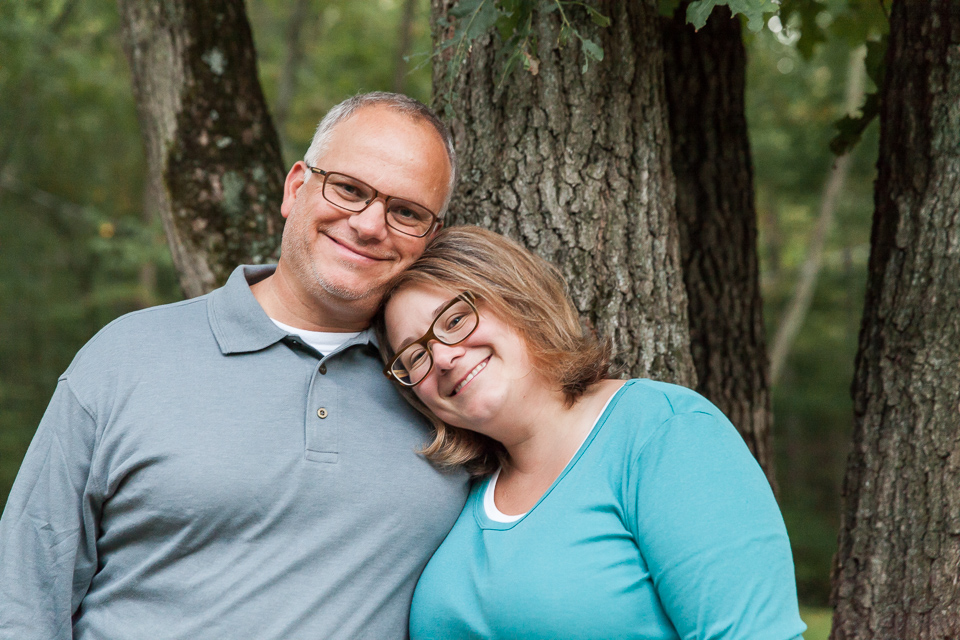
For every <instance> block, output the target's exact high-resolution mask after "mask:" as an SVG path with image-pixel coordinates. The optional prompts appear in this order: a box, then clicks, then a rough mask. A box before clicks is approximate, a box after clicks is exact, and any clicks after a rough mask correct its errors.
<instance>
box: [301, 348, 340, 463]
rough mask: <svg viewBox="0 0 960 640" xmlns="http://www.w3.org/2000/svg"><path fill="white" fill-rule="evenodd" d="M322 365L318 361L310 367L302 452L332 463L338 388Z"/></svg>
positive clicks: (335, 455) (335, 447)
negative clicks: (315, 365)
mask: <svg viewBox="0 0 960 640" xmlns="http://www.w3.org/2000/svg"><path fill="white" fill-rule="evenodd" d="M322 368H323V365H322V364H321V365H320V366H318V367H316V368H314V370H313V376H312V380H311V381H310V392H309V394H308V398H307V411H306V424H305V425H304V426H305V434H304V435H305V441H306V442H305V445H306V452H305V455H306V458H307V459H308V460H312V461H314V462H326V463H336V462H337V459H338V457H339V455H340V419H339V416H338V412H337V407H338V406H339V404H338V403H339V397H338V396H339V388H338V386H337V384H336V383H335V381H334V380H333V379H332V378H331V377H326V376H324V375H323V373H322V371H321V369H322Z"/></svg>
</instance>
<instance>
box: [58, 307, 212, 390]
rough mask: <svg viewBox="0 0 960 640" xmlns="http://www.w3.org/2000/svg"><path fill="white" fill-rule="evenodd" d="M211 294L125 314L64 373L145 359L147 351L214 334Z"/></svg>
mask: <svg viewBox="0 0 960 640" xmlns="http://www.w3.org/2000/svg"><path fill="white" fill-rule="evenodd" d="M208 302H209V294H208V295H206V296H200V297H198V298H192V299H190V300H182V301H180V302H173V303H170V304H164V305H159V306H156V307H149V308H147V309H140V310H138V311H133V312H130V313H127V314H124V315H122V316H120V317H119V318H117V319H116V320H113V321H112V322H110V323H109V324H107V325H106V326H105V327H103V328H102V329H100V331H98V332H97V333H96V334H95V335H94V336H93V337H92V338H90V340H89V341H88V342H87V344H85V345H84V346H83V347H82V348H81V349H80V351H79V352H77V355H76V357H75V358H74V359H73V362H72V363H71V364H70V366H69V367H68V368H67V370H66V372H65V373H64V376H68V375H72V374H74V373H82V372H84V370H85V369H93V370H103V369H104V368H109V367H111V366H112V365H116V364H119V363H120V362H123V361H124V360H128V359H129V360H136V359H138V358H142V357H143V356H144V355H145V352H157V351H162V350H165V349H170V348H171V347H174V346H175V345H178V344H184V343H186V342H191V341H192V340H195V339H197V338H202V337H204V336H210V337H211V338H212V333H211V331H210V322H209V320H208V317H207V316H208V314H207V305H208Z"/></svg>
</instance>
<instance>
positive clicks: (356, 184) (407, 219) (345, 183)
mask: <svg viewBox="0 0 960 640" xmlns="http://www.w3.org/2000/svg"><path fill="white" fill-rule="evenodd" d="M376 196H377V191H376V190H375V189H374V188H373V187H371V186H370V185H368V184H366V183H365V182H361V181H360V180H357V179H356V178H351V177H350V176H346V175H344V174H342V173H328V174H327V176H326V182H325V184H324V187H323V197H325V198H326V199H327V200H329V201H330V202H332V203H333V204H335V205H337V206H338V207H342V208H344V209H346V210H347V211H363V210H364V209H366V208H367V207H368V206H370V204H371V202H372V200H373V199H374V198H375V197H376ZM386 208H387V224H389V225H390V226H391V227H393V228H394V229H397V230H398V231H402V232H404V233H408V234H412V235H423V234H425V233H426V232H427V231H429V230H430V227H431V226H432V225H433V220H434V217H433V214H432V213H430V212H429V211H427V210H426V209H425V208H423V207H421V206H420V205H418V204H417V203H415V202H410V201H409V200H404V199H402V198H393V197H390V198H387V200H386Z"/></svg>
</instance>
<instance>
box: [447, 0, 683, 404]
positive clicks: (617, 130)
mask: <svg viewBox="0 0 960 640" xmlns="http://www.w3.org/2000/svg"><path fill="white" fill-rule="evenodd" d="M450 4H451V3H450V2H449V0H433V4H432V7H433V24H434V25H437V23H438V20H440V19H442V18H444V17H445V15H446V11H447V10H448V9H449V7H450ZM591 4H593V5H594V6H596V7H597V8H598V9H599V10H600V11H601V12H602V13H604V14H605V15H607V16H609V17H610V18H612V20H613V24H612V26H611V27H609V28H607V29H599V28H597V27H595V25H593V24H592V23H590V21H589V20H588V19H582V17H581V19H578V27H580V28H582V29H583V30H584V31H586V32H588V33H589V34H590V35H591V37H593V38H595V39H596V40H597V41H598V42H599V43H600V44H601V46H602V47H603V49H604V52H605V60H604V61H603V62H602V63H599V64H596V65H592V66H591V68H590V70H589V72H588V73H582V72H581V66H582V65H583V56H582V53H581V51H580V47H579V44H578V43H577V42H576V41H573V42H570V43H569V44H567V45H566V46H565V47H558V37H559V30H560V16H559V12H556V11H554V12H552V13H546V14H544V13H535V14H534V16H533V29H534V31H535V33H536V37H537V49H536V52H535V53H536V57H537V58H538V60H539V69H538V72H537V73H536V74H535V75H532V74H531V73H529V72H526V71H523V70H519V71H517V72H515V73H514V74H512V75H511V76H510V77H508V78H507V79H506V80H505V81H504V82H503V86H502V90H500V91H498V90H497V85H498V83H500V81H501V78H502V77H503V67H502V64H503V62H502V60H501V59H500V58H498V57H497V51H498V47H499V39H498V37H497V36H490V35H488V36H483V37H482V38H480V40H478V41H477V42H476V43H475V44H474V46H473V48H472V49H471V52H470V54H469V56H468V58H467V61H466V63H465V64H464V66H463V68H462V69H460V70H459V71H458V73H457V75H456V78H455V80H454V82H455V86H454V87H452V89H453V90H454V92H455V97H454V99H453V101H452V104H451V105H450V106H452V108H453V113H454V114H455V115H454V116H453V117H452V118H450V125H451V128H452V130H453V135H454V138H455V141H456V145H457V151H458V153H459V154H460V158H461V161H462V164H461V181H460V184H459V187H458V189H457V192H456V194H455V197H454V201H453V205H452V207H451V214H452V215H451V219H452V221H453V222H456V223H470V224H479V225H481V226H484V227H488V228H490V229H493V230H495V231H499V232H501V233H504V234H506V235H508V236H511V237H513V238H515V239H517V240H519V241H520V242H522V243H523V244H525V245H526V246H527V247H529V248H530V249H532V250H533V251H535V252H537V253H538V254H539V255H540V256H542V257H544V258H545V259H547V260H549V261H550V262H552V263H554V264H556V265H557V266H558V267H559V268H560V270H561V271H562V273H563V275H564V277H565V278H566V280H567V282H568V283H569V286H570V292H571V295H572V297H573V300H574V302H575V304H576V305H577V307H578V309H579V310H580V312H581V314H582V317H583V319H584V321H585V323H586V324H587V325H588V326H590V327H592V328H593V329H595V330H596V331H598V332H599V333H600V334H601V335H603V336H607V337H610V338H612V339H613V343H614V347H615V350H616V360H617V362H618V363H619V364H620V365H622V366H623V368H624V370H625V371H627V372H629V373H630V374H632V375H647V376H651V377H654V378H659V379H661V380H667V381H672V382H679V383H681V384H686V385H688V386H694V385H695V384H696V373H695V371H694V368H693V363H692V360H691V357H690V346H689V327H688V326H687V300H686V293H685V290H684V285H683V273H682V267H681V264H680V252H679V243H678V232H677V226H676V214H675V210H674V206H675V205H674V199H675V194H674V180H673V173H672V171H671V168H670V142H669V136H668V129H667V121H666V118H667V115H666V99H665V96H664V89H663V59H662V50H661V47H660V33H659V19H658V15H657V2H656V1H655V0H642V1H641V0H636V1H632V2H614V1H604V2H598V3H591ZM570 10H571V11H574V10H576V8H570ZM436 35H437V37H438V38H439V39H440V41H442V40H443V39H444V38H446V37H449V33H447V32H445V31H443V32H438V33H437V34H436ZM449 51H450V50H448V52H449ZM446 64H447V63H446V61H444V60H441V61H439V62H438V63H435V65H434V87H435V91H434V94H435V95H438V96H441V97H442V96H444V95H445V91H446V89H448V87H446V86H445V85H444V77H445V71H446V67H445V65H446ZM441 106H442V105H441Z"/></svg>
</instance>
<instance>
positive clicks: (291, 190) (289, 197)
mask: <svg viewBox="0 0 960 640" xmlns="http://www.w3.org/2000/svg"><path fill="white" fill-rule="evenodd" d="M307 171H309V169H307V165H306V163H305V162H304V161H303V160H300V161H299V162H296V163H294V165H293V166H292V167H291V168H290V173H288V174H287V179H286V180H284V181H283V204H281V205H280V215H282V216H283V217H284V218H286V217H287V216H289V215H290V212H291V211H293V205H294V203H295V202H296V201H297V193H298V192H299V191H300V187H302V186H303V183H304V181H305V180H306V179H307Z"/></svg>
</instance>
